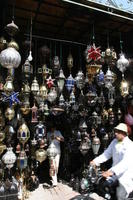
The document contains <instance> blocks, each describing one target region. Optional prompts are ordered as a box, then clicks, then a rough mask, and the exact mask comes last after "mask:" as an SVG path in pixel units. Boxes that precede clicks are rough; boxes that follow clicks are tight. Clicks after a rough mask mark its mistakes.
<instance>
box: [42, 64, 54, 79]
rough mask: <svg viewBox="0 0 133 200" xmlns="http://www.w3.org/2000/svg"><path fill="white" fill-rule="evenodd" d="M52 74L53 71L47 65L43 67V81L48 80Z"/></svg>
mask: <svg viewBox="0 0 133 200" xmlns="http://www.w3.org/2000/svg"><path fill="white" fill-rule="evenodd" d="M51 74H52V69H49V68H47V66H46V64H44V65H43V66H42V75H43V79H44V80H46V78H47V77H48V75H51Z"/></svg>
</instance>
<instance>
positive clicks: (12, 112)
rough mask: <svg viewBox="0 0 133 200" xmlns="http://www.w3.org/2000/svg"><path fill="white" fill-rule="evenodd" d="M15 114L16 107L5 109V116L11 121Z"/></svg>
mask: <svg viewBox="0 0 133 200" xmlns="http://www.w3.org/2000/svg"><path fill="white" fill-rule="evenodd" d="M14 116H15V110H14V108H13V107H12V108H7V109H6V111H5V117H6V118H7V119H8V120H9V121H11V120H12V119H13V118H14Z"/></svg>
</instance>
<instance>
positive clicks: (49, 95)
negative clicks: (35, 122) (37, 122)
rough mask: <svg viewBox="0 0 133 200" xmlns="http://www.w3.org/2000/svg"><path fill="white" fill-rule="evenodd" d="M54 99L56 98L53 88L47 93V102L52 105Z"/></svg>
mask: <svg viewBox="0 0 133 200" xmlns="http://www.w3.org/2000/svg"><path fill="white" fill-rule="evenodd" d="M56 98H57V92H56V89H55V87H52V88H51V89H50V92H49V93H48V101H49V102H50V103H53V102H54V101H55V100H56Z"/></svg>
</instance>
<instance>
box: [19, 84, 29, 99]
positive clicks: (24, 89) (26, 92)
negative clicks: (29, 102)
mask: <svg viewBox="0 0 133 200" xmlns="http://www.w3.org/2000/svg"><path fill="white" fill-rule="evenodd" d="M21 92H22V94H23V95H24V96H28V97H29V95H30V86H29V83H28V82H26V83H24V84H23V87H22V88H21Z"/></svg>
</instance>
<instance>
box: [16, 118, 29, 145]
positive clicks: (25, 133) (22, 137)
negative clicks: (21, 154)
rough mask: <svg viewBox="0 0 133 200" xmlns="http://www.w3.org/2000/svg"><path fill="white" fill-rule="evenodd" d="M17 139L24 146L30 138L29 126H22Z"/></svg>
mask: <svg viewBox="0 0 133 200" xmlns="http://www.w3.org/2000/svg"><path fill="white" fill-rule="evenodd" d="M17 138H18V139H19V141H20V142H21V143H22V144H23V145H24V144H25V143H26V142H27V141H28V139H29V138H30V131H29V128H28V126H27V125H26V123H25V122H23V123H22V125H20V127H19V129H18V131H17Z"/></svg>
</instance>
